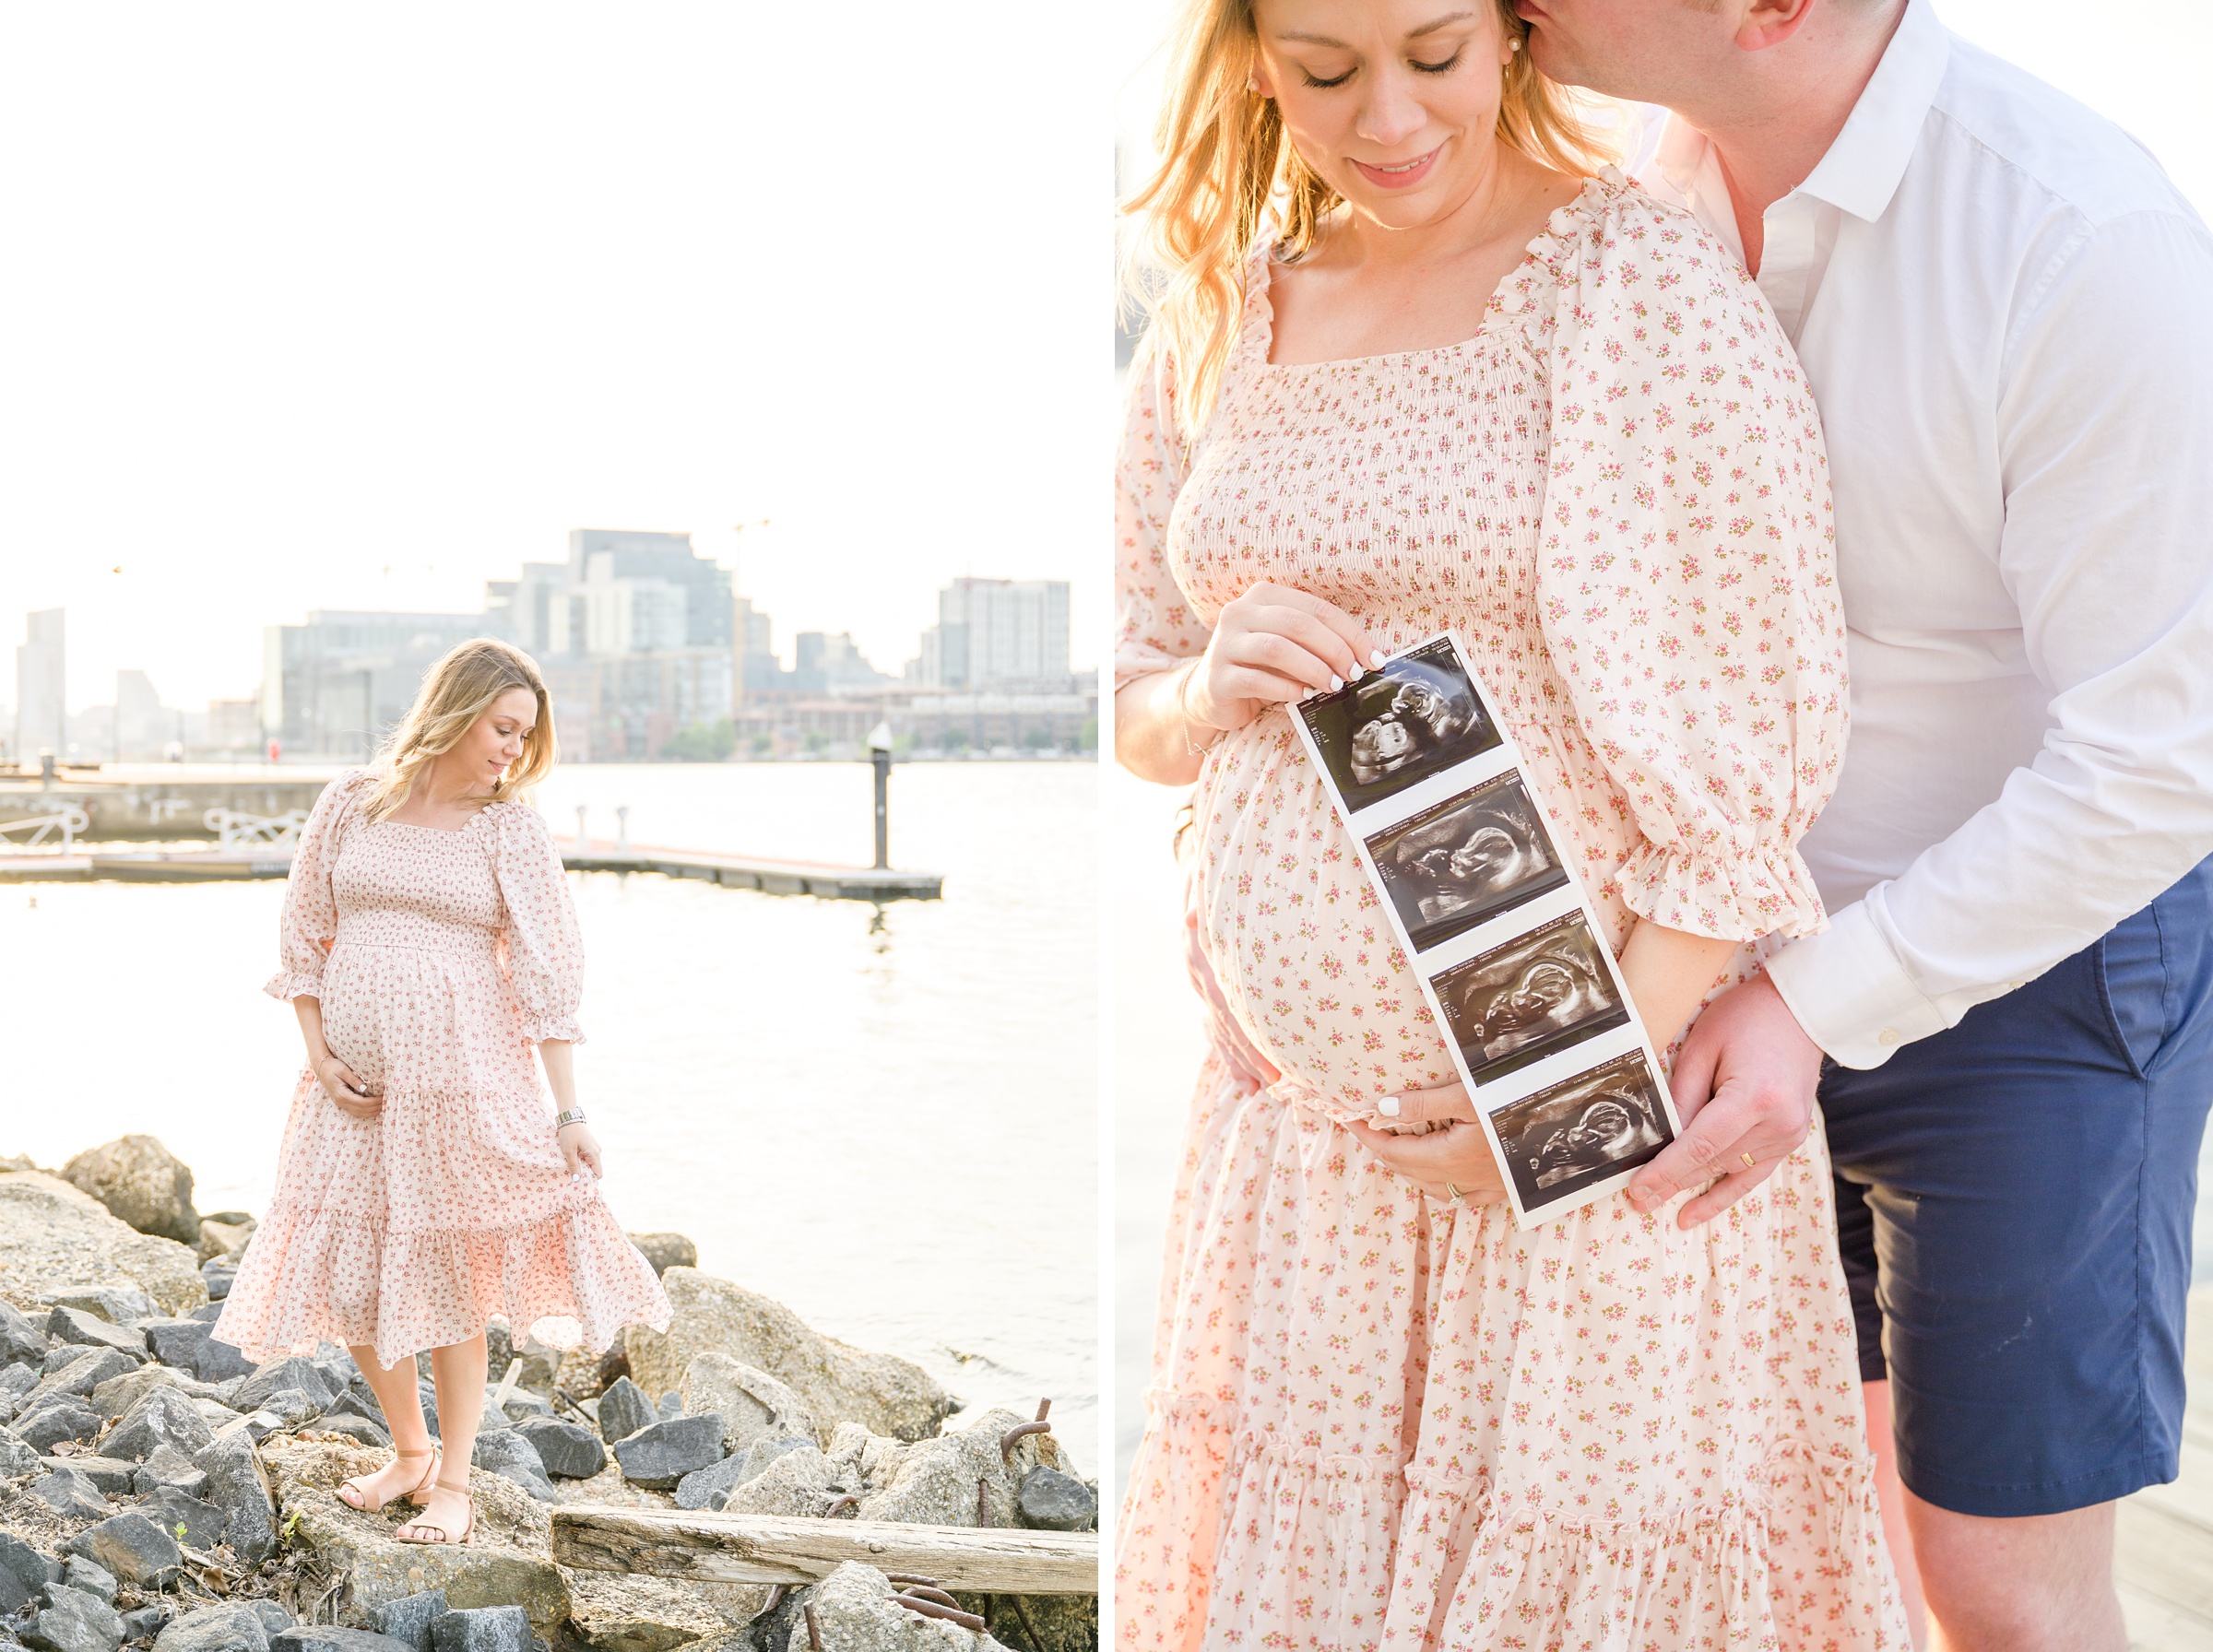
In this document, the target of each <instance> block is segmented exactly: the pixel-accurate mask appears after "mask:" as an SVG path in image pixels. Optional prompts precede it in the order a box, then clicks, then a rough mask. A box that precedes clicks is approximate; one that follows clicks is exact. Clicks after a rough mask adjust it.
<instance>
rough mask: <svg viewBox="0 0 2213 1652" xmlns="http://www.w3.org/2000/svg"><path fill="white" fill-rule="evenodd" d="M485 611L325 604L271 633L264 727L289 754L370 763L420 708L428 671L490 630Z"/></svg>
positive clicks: (265, 654)
mask: <svg viewBox="0 0 2213 1652" xmlns="http://www.w3.org/2000/svg"><path fill="white" fill-rule="evenodd" d="M486 625H487V617H486V616H485V615H483V614H394V613H368V612H361V611H357V610H351V609H337V608H318V609H316V610H314V612H313V613H310V614H309V615H308V617H307V623H306V624H304V625H272V626H268V627H266V629H265V630H264V631H263V632H262V663H261V724H262V731H263V733H264V735H265V736H266V737H269V738H273V739H278V740H281V741H282V742H283V743H284V746H285V749H287V750H288V751H296V752H314V753H320V754H324V755H327V756H333V757H346V758H354V759H360V758H362V757H366V756H367V755H369V754H370V753H371V752H372V751H373V750H374V749H376V747H377V746H378V745H379V744H380V743H381V742H382V741H383V739H384V737H385V736H386V735H387V734H389V733H390V732H391V731H392V730H393V729H394V728H396V727H397V726H398V725H399V722H400V719H401V718H403V717H405V716H406V715H407V714H408V707H409V706H410V705H412V704H414V702H415V694H416V690H418V689H420V687H421V686H422V678H423V674H424V673H425V672H427V671H428V670H429V669H430V668H431V667H432V666H433V665H435V664H436V663H437V661H438V659H439V657H440V656H441V655H444V653H445V652H446V651H447V650H448V649H450V648H452V647H454V646H455V645H456V643H466V642H467V641H468V640H469V639H470V638H471V637H478V636H482V635H484V634H485V631H486Z"/></svg>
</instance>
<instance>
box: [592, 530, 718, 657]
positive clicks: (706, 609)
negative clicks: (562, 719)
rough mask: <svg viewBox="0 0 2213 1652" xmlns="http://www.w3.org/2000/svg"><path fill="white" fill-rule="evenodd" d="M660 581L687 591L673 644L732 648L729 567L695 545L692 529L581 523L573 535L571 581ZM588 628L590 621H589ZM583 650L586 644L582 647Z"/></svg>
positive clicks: (611, 582)
mask: <svg viewBox="0 0 2213 1652" xmlns="http://www.w3.org/2000/svg"><path fill="white" fill-rule="evenodd" d="M625 580H647V581H659V582H662V583H664V584H670V585H675V586H678V587H680V589H681V590H682V592H683V594H684V595H683V605H682V606H683V634H682V635H681V636H680V637H679V638H677V639H675V640H674V641H673V642H670V643H666V644H664V645H665V646H668V647H673V648H728V647H730V646H731V645H732V643H733V642H734V640H735V639H733V638H732V636H731V635H730V624H731V619H732V615H731V611H730V595H731V586H730V573H729V571H728V569H726V568H721V567H718V566H716V563H715V562H713V561H712V560H709V559H708V558H705V557H703V556H701V555H700V554H699V553H698V552H697V551H695V550H693V549H692V536H691V535H690V534H649V533H637V532H633V531H629V530H624V529H615V528H603V527H580V528H576V529H574V531H572V532H571V533H570V535H569V584H571V585H572V586H576V585H583V584H588V583H599V584H613V583H617V582H621V581H625ZM586 629H587V630H588V629H589V628H588V626H587V627H586ZM579 652H581V650H579Z"/></svg>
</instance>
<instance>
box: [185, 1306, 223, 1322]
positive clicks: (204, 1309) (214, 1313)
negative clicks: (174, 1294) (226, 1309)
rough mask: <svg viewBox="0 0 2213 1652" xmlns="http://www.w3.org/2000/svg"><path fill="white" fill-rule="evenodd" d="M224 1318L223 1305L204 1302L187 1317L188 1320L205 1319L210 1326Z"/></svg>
mask: <svg viewBox="0 0 2213 1652" xmlns="http://www.w3.org/2000/svg"><path fill="white" fill-rule="evenodd" d="M222 1316H223V1304H221V1303H219V1302H204V1303H202V1304H200V1305H199V1306H198V1307H196V1308H194V1309H193V1310H192V1311H191V1312H190V1313H189V1314H187V1315H186V1316H185V1317H186V1318H188V1319H205V1320H206V1321H207V1323H208V1324H209V1325H213V1324H214V1323H215V1322H216V1321H217V1320H219V1319H220V1318H221V1317H222Z"/></svg>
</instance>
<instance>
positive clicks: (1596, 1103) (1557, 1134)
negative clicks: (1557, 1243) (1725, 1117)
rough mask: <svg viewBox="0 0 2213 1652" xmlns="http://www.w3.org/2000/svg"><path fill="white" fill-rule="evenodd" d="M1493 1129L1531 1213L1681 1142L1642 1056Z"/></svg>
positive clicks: (1508, 1116)
mask: <svg viewBox="0 0 2213 1652" xmlns="http://www.w3.org/2000/svg"><path fill="white" fill-rule="evenodd" d="M1491 1123H1492V1125H1493V1126H1494V1127H1496V1128H1497V1132H1498V1142H1499V1145H1500V1146H1501V1147H1503V1148H1504V1149H1505V1150H1506V1164H1507V1171H1508V1174H1510V1175H1511V1176H1512V1177H1513V1178H1514V1187H1515V1189H1516V1191H1517V1192H1518V1193H1519V1194H1520V1195H1521V1209H1523V1210H1524V1211H1534V1210H1537V1209H1541V1208H1542V1207H1544V1206H1545V1205H1551V1204H1557V1203H1558V1202H1559V1201H1560V1200H1562V1199H1564V1198H1570V1197H1572V1196H1573V1195H1574V1194H1576V1193H1578V1192H1580V1191H1581V1190H1582V1189H1584V1188H1586V1187H1589V1186H1591V1185H1592V1183H1594V1182H1603V1181H1605V1180H1607V1179H1608V1178H1610V1177H1613V1176H1617V1175H1620V1174H1623V1173H1624V1172H1627V1171H1631V1170H1634V1169H1636V1168H1637V1167H1638V1166H1639V1165H1640V1164H1642V1163H1644V1162H1646V1161H1648V1160H1650V1159H1651V1158H1652V1157H1653V1156H1654V1155H1655V1154H1657V1153H1658V1152H1659V1151H1660V1150H1661V1149H1662V1148H1663V1147H1665V1146H1666V1145H1667V1144H1668V1143H1669V1142H1670V1141H1671V1140H1673V1139H1675V1132H1674V1131H1673V1130H1671V1129H1670V1128H1669V1127H1668V1122H1667V1109H1666V1107H1665V1106H1664V1105H1663V1103H1662V1102H1661V1100H1660V1087H1659V1085H1658V1084H1657V1083H1656V1082H1654V1080H1653V1079H1652V1073H1651V1068H1650V1067H1649V1066H1648V1065H1647V1064H1646V1062H1645V1058H1644V1053H1643V1052H1642V1051H1641V1050H1632V1051H1630V1052H1629V1053H1628V1054H1627V1055H1626V1056H1621V1057H1619V1058H1618V1059H1616V1060H1613V1061H1609V1062H1607V1063H1606V1064H1605V1065H1604V1067H1600V1068H1593V1069H1592V1070H1591V1071H1590V1072H1587V1073H1579V1074H1577V1075H1576V1076H1575V1077H1574V1078H1572V1079H1569V1080H1566V1081H1564V1082H1562V1083H1558V1084H1555V1085H1553V1086H1552V1087H1551V1088H1550V1089H1548V1090H1540V1091H1538V1092H1537V1093H1536V1094H1534V1095H1533V1096H1528V1097H1525V1098H1524V1099H1523V1100H1521V1101H1519V1102H1515V1103H1511V1104H1510V1105H1509V1106H1505V1107H1501V1108H1499V1109H1498V1111H1497V1112H1496V1113H1494V1114H1492V1115H1491Z"/></svg>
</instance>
